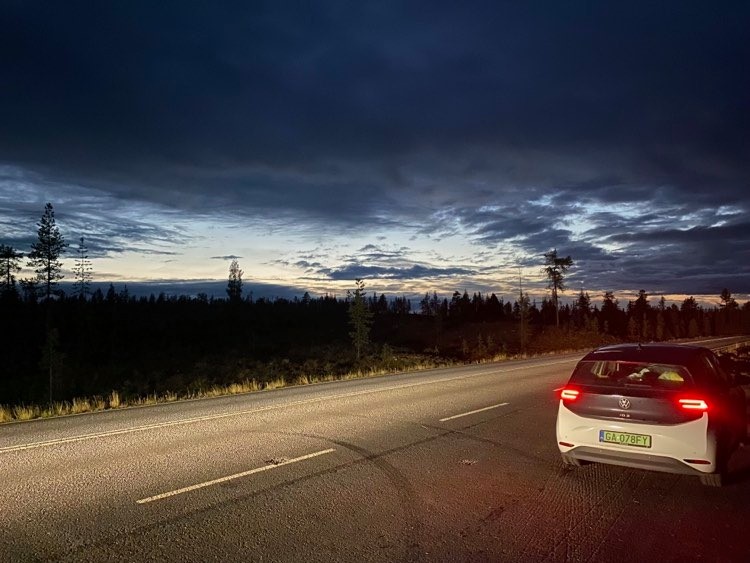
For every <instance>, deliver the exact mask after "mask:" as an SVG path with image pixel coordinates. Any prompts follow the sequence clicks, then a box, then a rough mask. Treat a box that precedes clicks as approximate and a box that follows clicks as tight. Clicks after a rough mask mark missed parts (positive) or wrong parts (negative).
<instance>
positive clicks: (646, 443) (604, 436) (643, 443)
mask: <svg viewBox="0 0 750 563" xmlns="http://www.w3.org/2000/svg"><path fill="white" fill-rule="evenodd" d="M599 441H600V442H606V443H608V444H619V445H621V446H636V447H638V448H650V447H651V436H648V435H646V434H631V433H629V432H611V431H609V430H599Z"/></svg>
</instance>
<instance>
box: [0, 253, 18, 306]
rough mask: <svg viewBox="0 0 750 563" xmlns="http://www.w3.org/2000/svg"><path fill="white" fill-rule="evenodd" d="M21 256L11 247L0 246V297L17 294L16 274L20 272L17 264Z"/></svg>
mask: <svg viewBox="0 0 750 563" xmlns="http://www.w3.org/2000/svg"><path fill="white" fill-rule="evenodd" d="M21 258H23V254H21V253H20V252H17V251H16V249H15V248H13V247H12V246H6V245H4V244H0V295H8V294H11V293H12V294H14V295H15V294H17V293H18V290H17V289H16V276H15V273H16V272H20V271H21V266H19V265H18V262H19V261H20V260H21Z"/></svg>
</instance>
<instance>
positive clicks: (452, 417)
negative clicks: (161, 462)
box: [439, 403, 510, 422]
mask: <svg viewBox="0 0 750 563" xmlns="http://www.w3.org/2000/svg"><path fill="white" fill-rule="evenodd" d="M508 404H510V403H500V404H497V405H492V406H490V407H484V408H483V409H477V410H475V411H469V412H464V413H461V414H454V415H453V416H447V417H445V418H441V419H440V421H439V422H446V421H448V420H453V419H454V418H461V417H462V416H469V415H470V414H477V413H478V412H484V411H488V410H491V409H496V408H498V407H504V406H505V405H508Z"/></svg>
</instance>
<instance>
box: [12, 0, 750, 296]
mask: <svg viewBox="0 0 750 563" xmlns="http://www.w3.org/2000/svg"><path fill="white" fill-rule="evenodd" d="M0 26H1V27H0V29H2V34H0V77H2V87H1V88H0V123H2V126H0V243H2V244H9V245H12V246H13V247H15V248H17V249H19V250H21V251H23V252H27V251H28V250H29V248H30V245H31V243H32V242H33V241H34V240H35V237H36V228H37V226H36V223H37V222H38V221H39V218H40V216H41V214H42V212H43V209H44V204H45V203H46V202H51V203H52V204H53V206H54V209H55V216H56V220H57V224H58V226H59V227H60V229H61V231H62V233H63V235H64V236H65V238H66V240H67V241H68V242H69V243H70V246H69V248H68V251H67V253H66V255H65V257H64V264H65V268H66V271H65V272H66V279H67V280H68V281H72V272H71V269H72V267H73V265H74V262H75V257H76V247H77V242H78V240H79V238H80V237H82V236H83V237H84V240H85V243H86V246H87V248H88V255H89V258H90V260H91V263H92V266H93V271H94V279H95V281H97V282H106V283H109V282H112V283H114V284H115V285H116V286H120V285H122V284H127V286H128V288H130V289H131V291H132V289H133V288H138V290H140V291H149V290H150V289H151V288H155V291H157V292H158V291H159V290H160V288H162V289H163V288H166V291H167V292H174V293H181V292H182V293H196V292H198V291H206V292H209V293H213V294H216V295H217V296H220V295H221V294H223V290H224V288H225V287H226V279H227V275H228V268H229V264H230V262H231V260H233V259H236V260H238V261H239V263H240V266H241V268H242V269H243V271H244V276H243V280H244V290H245V293H246V294H247V293H248V292H250V291H253V293H254V294H255V295H257V296H268V297H274V296H291V295H301V294H302V293H303V292H304V291H309V292H310V293H311V294H313V295H322V294H326V293H327V294H333V295H340V296H343V295H345V294H346V291H347V290H348V289H352V288H353V287H354V280H355V279H356V278H361V279H364V280H365V283H366V287H367V289H368V291H376V292H379V293H386V294H387V295H389V296H397V295H419V294H423V293H424V292H426V291H429V292H433V291H436V292H437V293H438V294H439V295H441V296H446V297H450V295H451V294H452V293H453V291H461V292H463V291H464V290H466V291H468V292H469V293H470V294H471V293H473V292H475V291H481V292H483V293H492V292H494V293H496V294H497V295H498V296H499V297H500V296H502V297H505V298H506V299H514V298H515V296H517V294H518V286H519V278H520V279H522V280H523V281H522V283H523V285H524V288H525V289H527V290H528V291H530V292H531V293H532V295H536V296H539V297H541V296H543V295H544V294H545V291H546V289H545V286H546V282H545V279H544V276H543V274H542V272H541V268H542V265H543V261H544V256H543V255H544V253H545V252H549V251H550V250H552V249H556V250H557V252H558V255H560V256H568V255H569V256H571V258H572V259H573V261H574V265H573V267H572V268H571V269H570V271H569V272H568V275H567V277H566V285H567V288H568V289H567V291H566V292H565V295H567V296H568V297H573V296H574V295H575V294H577V293H578V292H579V291H580V290H581V289H583V290H585V291H587V292H589V293H590V294H591V295H592V299H593V300H594V301H595V302H596V301H598V299H599V297H600V296H601V294H602V293H603V292H604V291H613V292H615V294H616V295H617V296H618V297H620V299H621V300H625V301H627V300H628V299H634V298H635V294H636V293H637V292H638V290H640V289H644V290H646V292H647V293H648V294H649V295H651V296H658V295H665V296H667V297H668V298H669V299H675V300H679V299H681V298H684V297H685V296H690V295H693V296H696V297H697V298H700V299H703V300H706V301H707V302H713V303H717V302H718V301H719V299H718V295H719V293H720V292H721V290H722V289H723V288H725V287H726V288H728V289H729V290H730V291H731V292H732V293H733V295H734V296H735V297H736V298H737V299H738V301H740V302H743V301H745V300H747V299H748V298H750V275H749V274H750V217H748V210H749V208H750V205H749V204H748V194H750V71H748V69H749V68H750V64H749V63H750V40H748V31H747V30H748V29H750V3H748V2H744V1H743V2H710V3H709V2H690V1H678V2H651V1H649V2H639V1H633V2H598V1H596V2H594V1H591V2H583V1H580V2H578V1H572V2H559V1H555V2H533V1H530V2H515V1H512V2H503V1H500V0H493V1H488V2H474V1H466V2H442V1H439V0H430V1H427V2H418V1H412V2H409V1H395V2H391V1H387V0H385V1H382V0H381V1H377V2H365V1H361V2H359V1H358V2H346V1H336V2H330V1H323V0H321V1H315V2H284V1H281V0H276V1H271V2H251V1H245V2H219V1H217V2H201V3H199V2H186V1H184V0H183V1H179V2H172V1H162V2H140V1H128V2H77V1H68V2H51V1H50V2H44V1H40V2H28V1H25V0H11V1H7V0H6V1H5V2H3V8H2V10H0ZM30 275H31V271H30V270H29V269H26V270H25V271H24V272H22V274H21V276H22V277H23V276H30Z"/></svg>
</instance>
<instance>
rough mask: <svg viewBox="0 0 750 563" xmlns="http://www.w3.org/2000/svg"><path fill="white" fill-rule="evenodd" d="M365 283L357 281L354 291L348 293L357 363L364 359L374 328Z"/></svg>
mask: <svg viewBox="0 0 750 563" xmlns="http://www.w3.org/2000/svg"><path fill="white" fill-rule="evenodd" d="M364 292H365V282H364V281H362V280H361V279H357V280H355V287H354V291H353V292H352V291H349V292H348V294H347V295H348V298H349V325H350V326H351V328H352V330H351V332H350V333H349V337H350V338H351V339H352V344H354V351H355V354H356V357H357V361H359V360H360V359H361V358H362V353H363V352H364V351H365V350H366V349H367V346H368V345H369V343H370V327H371V326H372V311H371V310H370V309H369V308H368V307H367V303H366V301H365V293H364Z"/></svg>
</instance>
